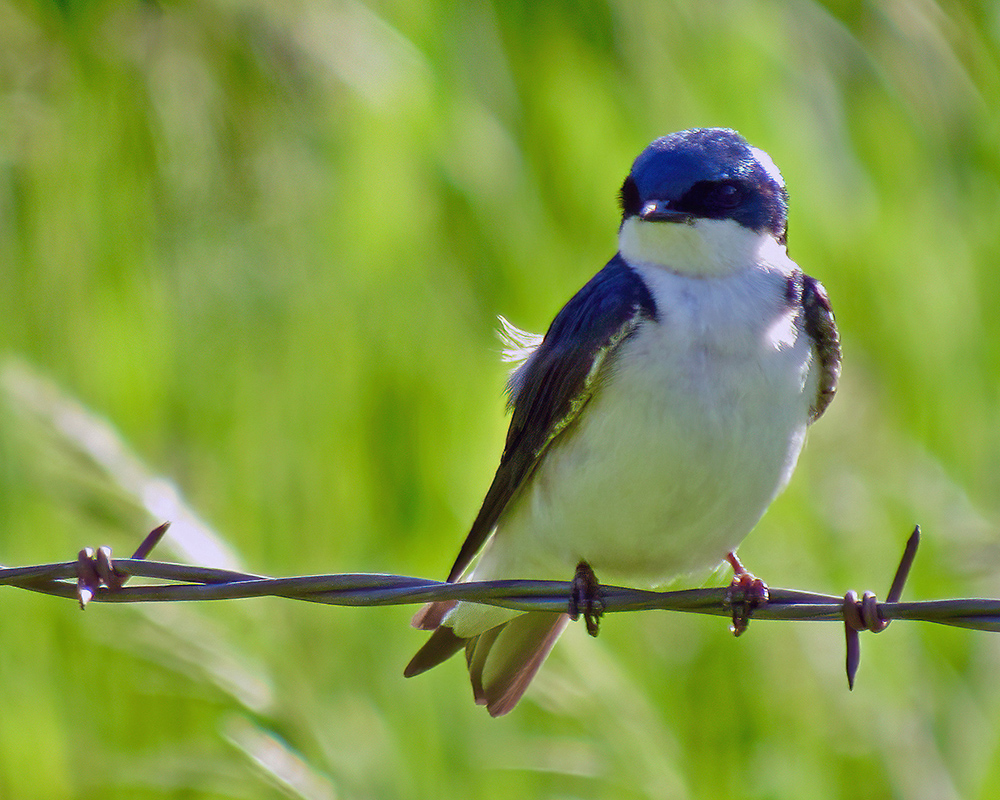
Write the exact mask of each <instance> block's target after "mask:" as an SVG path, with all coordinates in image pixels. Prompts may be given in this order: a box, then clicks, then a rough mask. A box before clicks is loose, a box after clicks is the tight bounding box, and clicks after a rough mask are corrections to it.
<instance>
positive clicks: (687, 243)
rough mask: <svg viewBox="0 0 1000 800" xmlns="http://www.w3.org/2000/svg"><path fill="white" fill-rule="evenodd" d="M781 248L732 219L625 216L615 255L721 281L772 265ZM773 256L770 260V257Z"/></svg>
mask: <svg viewBox="0 0 1000 800" xmlns="http://www.w3.org/2000/svg"><path fill="white" fill-rule="evenodd" d="M773 248H777V249H779V250H780V251H781V252H782V253H783V252H784V247H783V246H782V245H779V244H778V243H777V241H775V239H774V237H773V236H771V235H770V233H757V232H755V231H752V230H749V229H747V228H744V227H743V226H742V225H740V224H739V223H738V222H735V221H733V220H729V219H725V220H716V219H698V220H695V221H694V222H692V223H684V222H663V221H647V220H642V219H640V218H639V217H637V216H632V217H629V218H628V219H626V220H625V222H624V223H623V224H622V227H621V230H620V231H619V233H618V250H619V252H620V253H621V254H622V257H623V258H624V259H625V260H626V261H627V262H629V263H630V264H645V265H649V266H655V267H660V268H662V269H666V270H669V271H670V272H676V273H678V274H680V275H689V276H691V277H705V278H712V277H722V276H725V275H731V274H733V273H734V272H739V271H740V270H743V269H746V267H747V266H748V265H751V264H757V263H760V262H761V261H771V260H773V257H774V256H777V255H778V253H777V252H775V253H773V254H768V253H767V252H766V251H767V250H770V249H773ZM769 255H771V257H768V256H769Z"/></svg>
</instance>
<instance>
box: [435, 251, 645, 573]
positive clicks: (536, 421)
mask: <svg viewBox="0 0 1000 800" xmlns="http://www.w3.org/2000/svg"><path fill="white" fill-rule="evenodd" d="M655 318H656V306H655V303H654V302H653V297H652V295H651V294H650V293H649V289H648V288H647V287H646V284H645V283H644V282H643V281H642V279H641V278H640V277H639V275H638V274H637V273H636V272H635V271H634V270H633V269H632V268H631V267H629V266H628V265H627V264H626V263H625V262H624V261H623V260H622V258H621V256H615V257H614V258H613V259H612V260H611V261H610V262H608V265H607V266H606V267H604V269H602V270H601V271H600V272H598V273H597V275H595V276H594V277H593V278H591V280H590V281H589V282H588V283H587V285H586V286H584V287H583V288H582V289H581V290H580V291H579V292H577V293H576V295H574V297H573V298H572V299H571V300H570V301H569V302H568V303H567V304H566V305H565V306H564V307H563V309H562V311H560V312H559V314H558V315H557V316H556V318H555V319H554V320H553V322H552V325H551V326H549V330H548V332H547V333H546V334H545V338H544V339H543V340H542V343H541V344H540V345H539V346H538V349H537V350H535V352H534V353H532V355H531V356H530V358H529V359H528V361H527V362H526V363H525V364H524V366H523V367H522V368H521V369H522V370H523V372H522V373H520V374H519V375H518V380H517V383H516V386H515V392H516V394H515V395H514V396H513V397H512V398H511V407H512V408H513V415H512V418H511V423H510V429H509V430H508V432H507V443H506V446H505V447H504V452H503V456H502V457H501V459H500V467H499V468H498V469H497V473H496V476H495V477H494V478H493V483H492V485H491V486H490V488H489V491H488V492H487V493H486V498H485V499H484V500H483V505H482V508H480V510H479V514H478V516H477V517H476V520H475V522H474V523H473V524H472V529H471V530H470V531H469V535H468V537H466V540H465V543H464V544H463V545H462V549H461V551H460V552H459V554H458V558H457V559H456V561H455V565H454V566H453V567H452V569H451V573H450V574H449V575H448V580H449V581H454V580H456V579H458V578H459V577H460V576H461V574H462V573H463V572H464V571H465V569H466V568H467V567H468V566H469V564H470V563H471V562H472V559H473V558H475V556H476V553H478V552H479V549H480V548H481V547H482V546H483V544H484V543H485V542H486V540H487V538H489V535H490V533H491V532H492V531H493V528H494V527H495V526H496V524H497V521H498V520H499V519H500V515H501V514H502V513H503V511H504V509H505V508H506V507H507V505H508V503H510V501H511V498H512V497H514V495H515V494H516V493H517V492H518V490H519V489H520V488H521V487H522V486H523V485H524V483H525V481H527V479H528V478H529V477H530V476H531V474H532V473H533V472H534V470H535V469H536V468H537V467H538V464H539V463H540V462H541V460H542V458H543V457H544V455H545V453H546V451H547V449H548V447H549V445H550V444H551V443H552V441H553V440H554V439H555V438H556V437H558V436H559V435H560V434H562V432H563V431H565V430H566V428H567V427H569V426H570V425H571V424H572V423H573V421H574V420H575V419H576V418H577V416H578V415H579V413H580V411H581V410H582V409H583V407H584V406H585V405H586V403H587V401H588V400H589V399H590V396H591V394H592V393H593V391H594V389H595V388H596V382H597V379H598V377H599V375H600V372H601V367H602V365H603V364H604V362H605V360H606V358H607V356H608V354H609V353H611V352H612V351H613V350H614V349H615V348H616V347H618V346H619V345H620V344H621V343H622V342H623V341H625V340H626V339H627V338H628V337H629V336H630V335H632V333H633V332H634V331H635V329H636V327H637V326H638V325H639V323H640V322H641V321H642V320H644V319H655Z"/></svg>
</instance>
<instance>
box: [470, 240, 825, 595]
mask: <svg viewBox="0 0 1000 800" xmlns="http://www.w3.org/2000/svg"><path fill="white" fill-rule="evenodd" d="M635 268H636V269H637V271H638V272H639V273H640V274H641V275H642V277H643V279H644V280H645V281H646V283H647V285H648V286H649V287H650V290H651V292H652V294H653V297H654V299H655V301H656V306H657V309H658V312H659V319H658V321H656V322H650V323H646V324H644V325H643V326H642V327H641V328H640V329H639V331H638V332H637V334H636V335H635V336H634V337H633V338H631V339H630V340H628V341H627V342H625V343H624V344H623V345H622V348H621V350H620V351H619V353H618V354H617V358H616V359H615V360H614V367H613V372H612V373H611V374H610V375H609V376H608V378H607V380H606V381H605V382H604V383H603V384H602V386H601V387H600V389H599V390H598V392H597V393H596V394H595V396H594V397H593V398H592V399H591V401H590V403H589V404H588V405H587V407H586V408H585V409H584V410H583V413H582V414H581V417H580V419H579V421H578V423H577V426H576V427H575V428H574V429H572V430H569V431H567V432H566V434H564V435H563V436H561V437H560V439H558V440H557V441H556V442H555V443H554V444H553V446H552V448H551V450H550V451H549V452H548V454H547V455H546V456H545V458H544V460H543V462H542V464H541V465H540V467H539V470H538V471H537V472H536V474H535V475H534V477H533V479H532V481H531V485H530V486H529V487H528V488H527V490H526V491H525V492H524V493H522V494H521V495H520V496H519V497H518V498H517V500H516V501H515V502H514V503H513V504H512V506H511V507H510V508H509V509H508V510H507V512H505V514H504V516H503V518H502V519H501V522H500V524H499V525H498V528H497V531H496V535H495V536H494V538H493V540H492V541H491V542H490V544H489V545H488V546H487V548H486V551H485V552H484V554H483V557H482V560H481V561H480V564H479V565H478V566H477V568H476V571H475V577H476V578H477V579H486V578H493V577H497V578H499V577H511V578H512V577H526V578H527V577H538V578H555V579H564V580H565V579H568V578H569V577H570V576H571V575H572V574H573V569H574V568H575V566H576V564H577V563H578V562H579V561H580V560H581V559H582V560H586V561H587V562H588V563H590V565H591V566H592V567H593V568H594V570H595V572H596V574H597V575H598V577H599V578H600V579H601V580H602V581H605V582H610V581H622V582H626V583H632V584H636V583H647V584H651V585H657V584H663V583H665V582H666V581H668V580H670V579H672V578H675V577H677V576H680V575H683V574H686V573H690V572H693V571H696V570H702V569H705V570H707V569H710V568H711V567H713V566H714V565H716V564H718V563H719V562H720V561H721V560H722V559H723V558H724V557H725V555H726V553H728V552H729V551H731V550H735V549H736V547H737V546H738V545H739V543H740V541H742V539H743V537H744V536H746V534H747V533H748V532H749V531H750V530H751V528H753V526H754V525H755V524H756V523H757V521H758V520H759V519H760V517H761V515H762V514H763V513H764V511H765V509H766V508H767V506H768V504H769V503H770V502H771V500H773V499H774V497H775V495H776V494H777V493H778V492H779V491H780V490H781V489H782V488H783V487H784V485H785V484H786V483H787V481H788V479H789V477H790V476H791V473H792V470H793V469H794V466H795V462H796V459H797V458H798V454H799V451H800V450H801V448H802V444H803V441H804V438H805V431H806V425H807V420H808V410H809V404H810V401H811V400H812V399H813V397H814V395H815V391H816V386H815V381H816V378H815V370H814V369H812V368H811V367H812V363H813V357H812V348H811V344H810V341H809V338H808V337H807V336H806V335H805V334H804V332H803V330H802V322H801V318H800V314H799V310H798V309H797V308H793V307H790V306H789V303H788V301H787V299H786V287H787V281H788V278H789V276H790V275H791V274H792V273H793V271H794V270H795V269H796V268H795V265H794V264H793V263H792V262H791V261H789V260H788V259H787V257H785V256H784V253H783V251H782V252H781V253H780V254H777V255H776V254H775V253H769V254H768V260H767V261H766V262H765V263H763V264H759V265H757V266H755V267H753V268H751V269H745V270H742V271H737V272H734V273H732V274H729V275H725V276H717V277H710V278H706V277H693V276H690V275H687V276H686V275H680V274H677V273H675V272H671V271H668V270H665V269H662V268H660V267H657V266H653V265H648V264H647V265H639V266H636V267H635Z"/></svg>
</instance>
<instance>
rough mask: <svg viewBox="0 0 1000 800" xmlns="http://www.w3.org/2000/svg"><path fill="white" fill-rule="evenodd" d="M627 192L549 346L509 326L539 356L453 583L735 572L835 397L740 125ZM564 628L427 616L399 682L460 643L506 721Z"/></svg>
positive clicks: (819, 325)
mask: <svg viewBox="0 0 1000 800" xmlns="http://www.w3.org/2000/svg"><path fill="white" fill-rule="evenodd" d="M620 199H621V208H622V220H621V226H620V228H619V230H618V253H617V254H616V255H615V257H614V258H612V259H611V261H609V262H608V264H607V266H605V267H604V269H602V270H601V271H600V272H598V273H597V274H596V275H595V276H594V277H593V278H592V279H591V280H590V282H589V283H587V284H586V285H585V286H584V287H583V288H582V289H581V290H580V291H579V292H577V294H576V295H575V296H574V297H573V298H572V299H571V300H570V301H569V302H568V303H567V304H566V305H565V306H564V307H563V309H562V310H561V311H560V312H559V313H558V314H557V315H556V318H555V320H554V321H553V322H552V324H551V326H550V327H549V329H548V332H547V333H546V334H545V336H544V338H540V337H531V336H530V335H529V334H522V333H521V332H519V331H517V330H516V329H514V328H513V327H512V326H511V327H510V328H508V333H509V334H513V335H514V338H515V340H516V343H517V344H520V345H521V347H522V350H523V353H522V354H523V355H524V356H526V358H525V360H524V362H523V364H521V366H520V367H518V368H517V369H516V370H515V371H514V372H513V373H512V375H511V378H510V381H509V385H508V392H509V403H508V405H509V408H510V410H511V411H512V419H511V424H510V429H509V431H508V434H507V441H506V446H505V448H504V452H503V456H502V457H501V459H500V467H499V469H498V470H497V473H496V477H495V478H494V479H493V483H492V485H491V486H490V488H489V491H488V492H487V494H486V499H485V500H484V501H483V505H482V508H481V509H480V511H479V515H478V516H477V517H476V519H475V522H474V523H473V525H472V529H471V530H470V532H469V535H468V537H467V538H466V540H465V544H464V545H463V546H462V548H461V551H460V552H459V554H458V558H457V560H456V561H455V565H454V566H453V567H452V569H451V573H450V574H449V575H448V580H449V581H458V580H499V579H507V578H528V579H562V580H565V579H566V578H567V577H568V575H569V574H571V573H572V572H573V570H574V568H576V567H577V565H581V566H588V565H589V567H591V568H592V569H593V571H594V572H596V573H597V574H599V575H600V576H601V577H602V579H609V580H608V582H611V581H612V580H613V581H615V582H623V583H627V584H631V585H635V584H637V583H640V584H644V585H647V586H662V585H664V584H666V583H667V582H669V581H671V580H674V579H676V578H678V577H680V576H684V575H689V574H692V573H696V572H698V571H702V570H704V571H707V570H709V569H711V568H713V567H714V566H716V565H718V564H719V563H720V562H721V561H723V560H724V559H725V558H729V559H730V561H731V563H733V565H734V568H736V569H737V571H738V572H739V571H740V570H741V567H740V566H739V562H738V561H737V560H736V557H735V550H736V548H737V546H738V545H739V544H740V542H741V541H742V540H743V538H744V537H745V536H746V535H747V533H749V532H750V530H751V529H752V528H753V527H754V526H755V525H756V524H757V521H758V520H759V519H760V517H761V516H762V515H763V513H764V511H765V510H766V509H767V507H768V505H769V504H770V503H771V501H772V500H773V499H774V498H775V496H776V495H777V494H778V493H779V492H780V491H781V489H782V488H784V486H785V484H786V483H787V482H788V480H789V478H790V477H791V474H792V471H793V469H794V468H795V462H796V460H797V459H798V456H799V451H800V450H801V449H802V445H803V443H804V441H805V435H806V428H807V427H808V426H809V425H810V424H811V423H812V422H814V421H815V420H816V419H817V418H819V416H820V415H821V414H822V413H823V412H824V410H825V409H826V407H827V405H829V403H830V401H831V400H832V399H833V395H834V392H835V390H836V386H837V379H838V377H839V374H840V344H839V339H838V335H837V329H836V325H835V322H834V317H833V313H832V311H831V310H830V304H829V302H828V300H827V296H826V292H825V290H824V289H823V287H822V285H821V284H820V283H819V282H818V281H816V280H814V279H813V278H810V277H809V276H807V275H804V274H803V273H802V271H801V270H800V269H799V268H798V266H796V264H795V263H794V262H793V261H791V260H790V259H789V258H788V254H787V250H786V230H787V209H788V194H787V192H786V191H785V185H784V181H783V180H782V177H781V174H780V173H779V172H778V169H777V167H776V166H775V165H774V162H773V161H772V160H771V159H770V157H769V156H768V155H767V154H766V153H765V152H763V151H762V150H759V149H757V148H755V147H751V146H750V144H748V143H747V141H746V140H745V139H744V138H743V137H742V136H740V135H739V134H738V133H736V132H735V131H732V130H727V129H722V128H697V129H694V130H688V131H681V132H679V133H674V134H671V135H670V136H665V137H663V138H660V139H657V140H656V141H654V142H653V143H652V144H650V145H649V147H647V148H646V149H645V150H643V151H642V153H640V154H639V157H638V158H637V159H636V160H635V163H634V164H633V165H632V170H631V172H630V173H629V175H628V177H627V178H626V179H625V182H624V184H623V185H622V188H621V195H620ZM477 555H478V561H477V560H476V557H477ZM473 564H475V565H474V566H473ZM591 574H593V573H591ZM570 607H572V603H570ZM569 618H570V617H569V615H568V614H564V613H539V612H532V613H523V612H518V611H512V610H510V609H504V608H497V607H493V606H487V605H479V604H475V603H457V604H456V603H454V602H437V603H430V604H428V605H427V606H425V607H424V608H423V609H421V611H419V612H418V613H417V615H416V617H414V621H413V624H414V625H415V626H416V627H419V628H422V629H425V630H433V631H434V633H433V634H432V635H431V637H430V639H429V640H428V641H427V642H426V643H425V644H424V646H423V647H422V648H421V649H420V650H419V652H417V654H416V655H415V656H414V657H413V659H412V660H411V661H410V663H409V665H408V666H407V667H406V670H405V672H404V674H405V675H406V676H407V677H409V676H412V675H417V674H419V673H421V672H423V671H425V670H427V669H430V668H431V667H433V666H436V665H437V664H439V663H441V662H442V661H444V660H445V659H447V658H448V657H449V656H451V655H453V654H454V653H455V652H457V651H458V650H460V649H462V648H463V647H464V648H465V653H466V659H467V661H468V667H469V675H470V677H471V680H472V687H473V693H474V695H475V699H476V702H477V703H479V704H482V705H485V706H486V707H487V709H488V710H489V712H490V714H492V715H493V716H499V715H501V714H505V713H507V712H508V711H510V710H511V709H512V708H513V707H514V705H515V704H516V703H517V701H518V700H519V699H520V698H521V696H522V694H524V691H525V689H526V688H527V686H528V683H529V682H530V681H531V679H532V678H533V677H534V675H535V673H536V672H537V671H538V669H539V667H540V666H541V664H542V662H543V661H544V660H545V658H546V656H547V655H548V654H549V651H550V650H551V649H552V646H553V645H554V644H555V642H556V639H557V638H558V637H559V634H560V633H561V632H562V630H563V628H564V627H565V625H566V623H567V621H568V620H569Z"/></svg>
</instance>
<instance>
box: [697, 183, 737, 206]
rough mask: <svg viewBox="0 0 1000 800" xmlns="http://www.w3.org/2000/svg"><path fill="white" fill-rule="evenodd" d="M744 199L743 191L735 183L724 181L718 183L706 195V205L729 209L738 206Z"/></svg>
mask: <svg viewBox="0 0 1000 800" xmlns="http://www.w3.org/2000/svg"><path fill="white" fill-rule="evenodd" d="M742 201H743V191H742V190H741V189H740V187H739V186H737V185H736V184H735V183H730V182H729V181H723V182H721V183H716V184H715V185H714V186H712V188H711V189H710V190H709V192H708V194H707V195H706V197H705V205H707V206H709V207H711V208H717V209H719V210H720V211H728V210H730V209H733V208H736V206H738V205H739V204H740V203H741V202H742Z"/></svg>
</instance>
